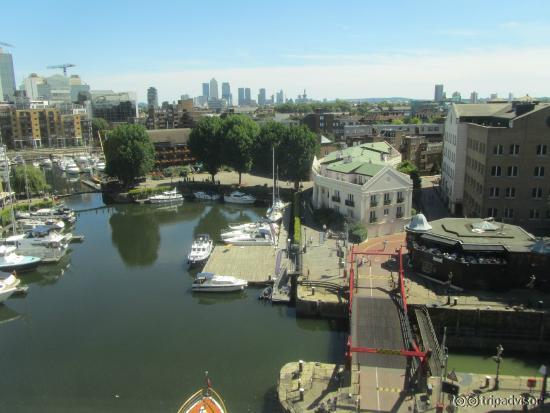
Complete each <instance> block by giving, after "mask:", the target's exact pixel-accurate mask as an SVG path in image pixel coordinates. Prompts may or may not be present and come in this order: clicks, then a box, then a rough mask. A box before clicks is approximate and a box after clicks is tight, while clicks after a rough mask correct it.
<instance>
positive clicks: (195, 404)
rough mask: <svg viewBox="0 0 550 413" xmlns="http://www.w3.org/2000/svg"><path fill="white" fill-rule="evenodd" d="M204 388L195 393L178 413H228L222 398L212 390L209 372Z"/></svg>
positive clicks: (206, 374)
mask: <svg viewBox="0 0 550 413" xmlns="http://www.w3.org/2000/svg"><path fill="white" fill-rule="evenodd" d="M205 376H206V380H205V386H204V388H202V389H200V390H198V391H197V392H195V393H193V394H192V395H191V396H190V397H189V398H188V399H187V400H186V401H185V402H184V403H183V404H182V405H181V407H180V408H179V410H178V413H228V411H227V408H226V407H225V404H224V402H223V399H222V398H221V396H220V395H219V394H218V393H217V392H216V390H214V389H213V388H212V385H211V383H210V379H209V378H208V372H206V373H205Z"/></svg>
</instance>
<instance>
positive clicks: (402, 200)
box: [397, 197, 405, 204]
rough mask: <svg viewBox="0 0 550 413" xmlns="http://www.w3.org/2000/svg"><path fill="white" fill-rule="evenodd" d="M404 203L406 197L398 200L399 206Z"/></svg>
mask: <svg viewBox="0 0 550 413" xmlns="http://www.w3.org/2000/svg"><path fill="white" fill-rule="evenodd" d="M403 202H405V198H404V197H400V198H397V203H398V204H402V203H403Z"/></svg>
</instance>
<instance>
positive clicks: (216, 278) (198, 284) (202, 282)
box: [191, 272, 248, 292]
mask: <svg viewBox="0 0 550 413" xmlns="http://www.w3.org/2000/svg"><path fill="white" fill-rule="evenodd" d="M247 286H248V282H247V281H246V280H241V279H240V278H235V277H233V276H230V275H216V274H214V273H211V272H200V273H198V274H197V276H196V277H195V280H194V281H193V284H192V285H191V289H192V290H193V291H204V292H231V291H242V290H244V289H245V288H246V287H247Z"/></svg>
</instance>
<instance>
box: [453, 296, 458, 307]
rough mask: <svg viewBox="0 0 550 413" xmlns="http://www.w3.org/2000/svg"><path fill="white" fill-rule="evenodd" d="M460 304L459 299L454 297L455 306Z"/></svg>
mask: <svg viewBox="0 0 550 413" xmlns="http://www.w3.org/2000/svg"><path fill="white" fill-rule="evenodd" d="M457 304H458V297H453V305H457Z"/></svg>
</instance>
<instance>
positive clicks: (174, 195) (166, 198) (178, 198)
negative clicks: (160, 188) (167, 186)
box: [148, 188, 183, 204]
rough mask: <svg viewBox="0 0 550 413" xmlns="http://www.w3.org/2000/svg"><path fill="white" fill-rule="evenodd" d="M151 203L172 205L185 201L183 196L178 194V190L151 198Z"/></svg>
mask: <svg viewBox="0 0 550 413" xmlns="http://www.w3.org/2000/svg"><path fill="white" fill-rule="evenodd" d="M148 200H149V202H150V203H152V204H171V203H176V202H182V201H183V195H182V194H180V193H178V190H177V188H174V189H172V190H171V191H164V192H163V193H162V194H158V195H153V196H150V197H149V199H148Z"/></svg>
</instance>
